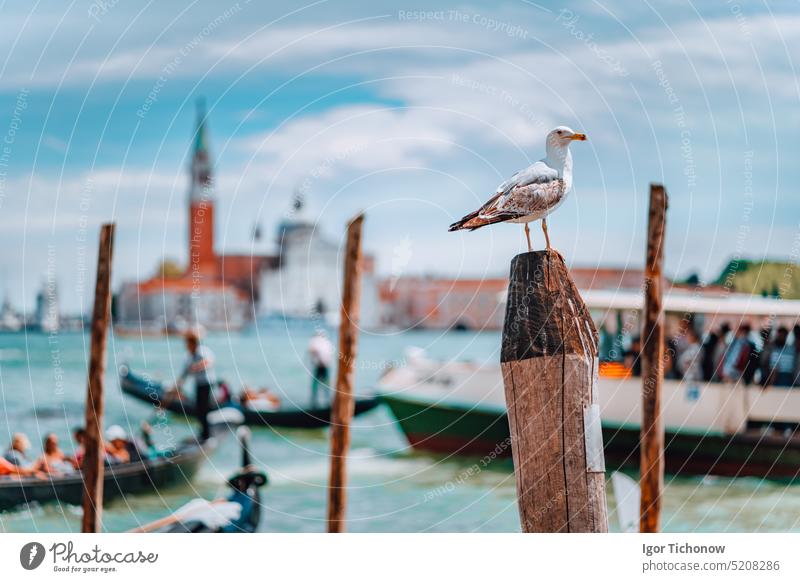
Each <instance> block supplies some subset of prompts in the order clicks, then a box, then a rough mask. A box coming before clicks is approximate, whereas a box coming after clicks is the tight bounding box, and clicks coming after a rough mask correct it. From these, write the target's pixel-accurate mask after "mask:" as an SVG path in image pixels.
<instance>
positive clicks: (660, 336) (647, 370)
mask: <svg viewBox="0 0 800 582" xmlns="http://www.w3.org/2000/svg"><path fill="white" fill-rule="evenodd" d="M667 204H668V201H667V193H666V191H665V190H664V187H663V186H662V185H660V184H651V185H650V212H649V216H648V219H647V262H646V263H645V268H644V283H645V287H644V322H643V325H642V355H641V358H642V427H641V434H640V437H639V440H640V444H639V449H640V464H639V468H640V478H639V479H640V483H641V492H642V494H641V498H640V499H641V501H640V506H639V514H640V517H639V531H640V532H641V533H652V532H657V531H658V530H659V523H660V518H661V488H662V487H663V485H664V426H663V424H662V420H661V384H662V382H663V380H664V314H663V310H662V306H661V296H662V293H663V289H662V276H661V271H662V266H663V263H664V234H665V230H666V221H667Z"/></svg>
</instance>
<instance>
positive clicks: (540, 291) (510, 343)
mask: <svg viewBox="0 0 800 582" xmlns="http://www.w3.org/2000/svg"><path fill="white" fill-rule="evenodd" d="M501 368H502V371H503V384H504V385H505V394H506V404H507V406H508V418H509V425H510V428H511V451H512V455H513V457H514V472H515V475H516V481H517V499H518V503H519V512H520V521H521V524H522V530H523V531H524V532H605V531H608V517H607V509H606V495H605V462H604V457H603V435H602V430H601V426H600V406H599V404H598V394H597V383H598V377H597V368H598V361H597V330H596V329H595V327H594V323H593V322H592V319H591V317H590V315H589V310H588V309H587V308H586V305H585V304H584V303H583V300H582V299H581V297H580V295H579V294H578V290H577V288H576V287H575V284H574V283H573V281H572V279H571V278H570V275H569V271H568V270H567V266H566V265H565V264H564V259H563V258H562V257H561V255H560V254H558V253H557V252H555V251H551V252H547V251H537V252H531V253H524V254H521V255H517V256H516V257H514V259H513V260H512V262H511V280H510V282H509V286H508V303H507V306H506V317H505V324H504V327H503V343H502V350H501Z"/></svg>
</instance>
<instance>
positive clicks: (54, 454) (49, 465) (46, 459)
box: [33, 432, 75, 475]
mask: <svg viewBox="0 0 800 582" xmlns="http://www.w3.org/2000/svg"><path fill="white" fill-rule="evenodd" d="M43 449H44V451H43V453H42V456H41V457H39V460H37V461H36V463H34V465H33V469H34V470H35V471H41V472H42V473H45V474H47V475H64V474H65V473H72V472H74V471H75V467H73V465H72V463H71V462H70V461H69V458H68V457H67V455H65V454H64V451H62V450H61V447H59V446H58V437H57V436H56V435H55V434H54V433H52V432H51V433H50V434H48V435H47V436H46V437H45V438H44V445H43Z"/></svg>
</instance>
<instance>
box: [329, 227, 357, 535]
mask: <svg viewBox="0 0 800 582" xmlns="http://www.w3.org/2000/svg"><path fill="white" fill-rule="evenodd" d="M363 224H364V215H363V214H359V215H358V216H356V217H355V218H354V219H353V220H352V221H350V224H349V225H348V226H347V246H346V248H345V256H344V275H343V281H342V288H343V289H342V310H341V322H340V324H339V364H338V366H337V370H336V392H335V394H334V396H333V408H332V410H331V470H330V479H329V482H328V532H329V533H340V532H342V531H344V525H345V506H346V501H347V499H346V490H345V487H346V486H347V474H346V461H347V451H348V449H349V448H350V421H351V420H352V418H353V406H354V402H353V376H354V373H353V367H354V364H355V359H356V343H357V340H358V320H359V300H360V295H361V262H362V261H361V230H362V226H363Z"/></svg>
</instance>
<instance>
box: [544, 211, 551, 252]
mask: <svg viewBox="0 0 800 582" xmlns="http://www.w3.org/2000/svg"><path fill="white" fill-rule="evenodd" d="M542 230H543V231H544V240H545V241H546V242H547V250H548V251H549V250H550V237H549V236H548V235H547V219H546V218H543V219H542Z"/></svg>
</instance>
